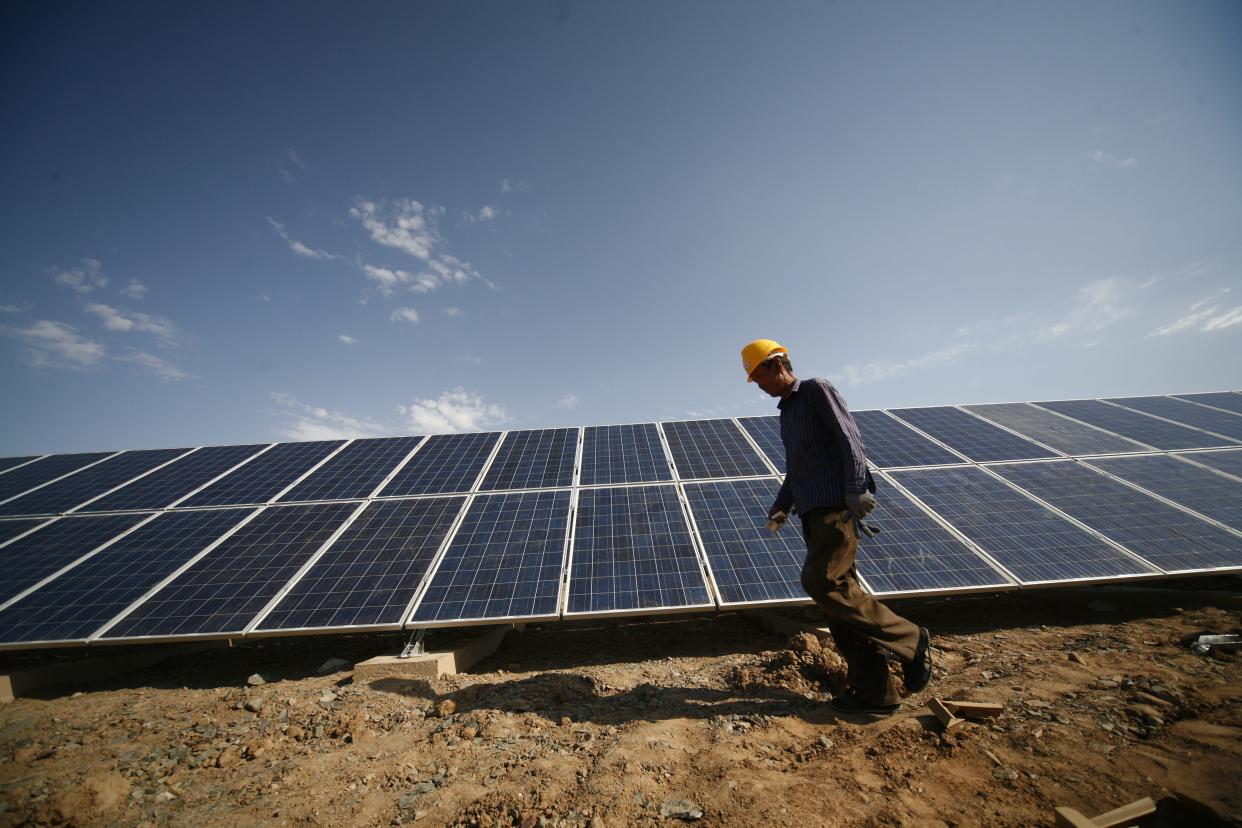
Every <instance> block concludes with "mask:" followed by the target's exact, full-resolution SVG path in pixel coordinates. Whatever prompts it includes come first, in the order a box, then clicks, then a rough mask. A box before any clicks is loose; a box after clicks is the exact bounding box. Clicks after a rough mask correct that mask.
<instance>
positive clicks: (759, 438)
mask: <svg viewBox="0 0 1242 828" xmlns="http://www.w3.org/2000/svg"><path fill="white" fill-rule="evenodd" d="M738 422H739V423H741V424H742V428H744V429H746V433H747V434H749V435H750V439H752V440H754V441H755V442H756V443H758V445H759V448H761V449H763V453H764V454H765V455H767V458H768V460H770V461H772V465H774V466H776V469H777V471H779V472H780V473H781V474H784V473H785V443H784V441H782V440H781V418H780V417H741V418H740V419H738Z"/></svg>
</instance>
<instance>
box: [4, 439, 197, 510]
mask: <svg viewBox="0 0 1242 828" xmlns="http://www.w3.org/2000/svg"><path fill="white" fill-rule="evenodd" d="M187 451H189V449H183V448H179V449H148V450H146V451H126V452H123V453H121V454H118V455H116V456H115V457H109V458H108V459H107V460H104V461H103V462H102V463H97V464H96V465H94V466H91V467H90V468H89V469H83V470H82V471H80V472H78V473H77V474H74V475H70V476H69V477H66V478H65V479H64V480H58V481H56V482H55V483H49V484H48V485H46V486H44V487H42V488H40V489H36V490H35V491H33V492H30V493H28V494H25V495H22V496H21V497H18V498H15V499H13V500H10V501H9V502H8V503H6V504H4V505H3V506H0V512H3V513H4V514H8V515H54V514H58V513H60V512H67V511H69V510H70V509H72V508H73V507H74V506H78V505H81V504H82V503H84V502H85V501H87V500H90V499H91V498H93V497H98V496H99V495H101V494H103V493H104V492H106V491H108V490H109V489H115V488H116V487H117V486H120V485H121V484H123V483H125V482H127V481H129V480H133V479H134V478H135V477H137V476H138V475H140V474H142V473H143V472H147V471H150V470H151V469H153V468H155V467H156V466H159V465H161V464H163V463H167V462H169V461H170V460H174V459H176V458H177V457H179V456H180V455H183V454H185V453H186V452H187Z"/></svg>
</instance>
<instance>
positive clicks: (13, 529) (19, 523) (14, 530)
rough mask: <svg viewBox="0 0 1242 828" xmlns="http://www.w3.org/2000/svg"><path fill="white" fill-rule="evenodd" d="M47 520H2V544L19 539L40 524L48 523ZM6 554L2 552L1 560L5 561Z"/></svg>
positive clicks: (0, 541)
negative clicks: (23, 533) (22, 534)
mask: <svg viewBox="0 0 1242 828" xmlns="http://www.w3.org/2000/svg"><path fill="white" fill-rule="evenodd" d="M46 522H47V519H46V518H26V519H24V520H22V519H19V520H0V543H4V542H5V541H7V540H10V539H12V538H15V537H17V536H18V535H20V534H21V533H22V532H25V531H26V530H27V529H33V528H34V527H36V526H38V525H39V524H40V523H46ZM3 555H4V553H3V552H0V560H3V557H2V556H3Z"/></svg>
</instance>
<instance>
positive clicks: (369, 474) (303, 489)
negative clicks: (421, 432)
mask: <svg viewBox="0 0 1242 828" xmlns="http://www.w3.org/2000/svg"><path fill="white" fill-rule="evenodd" d="M422 439H423V438H422V437H376V438H372V439H367V440H355V441H354V442H352V443H350V444H349V445H348V446H346V447H345V448H343V449H341V451H340V453H338V454H336V455H334V456H333V457H332V459H331V460H329V461H328V462H326V463H324V464H323V465H322V466H320V467H319V468H317V469H315V471H313V472H311V474H310V476H309V477H307V478H306V479H305V480H303V481H302V482H301V483H299V484H298V485H296V486H294V487H293V489H292V490H291V491H289V492H286V493H285V494H283V495H281V496H280V498H279V502H281V503H289V502H292V501H297V500H348V499H350V498H359V497H366V496H367V495H369V494H371V492H373V491H375V488H376V487H377V486H379V484H380V483H383V482H384V478H385V477H387V476H388V473H389V472H391V471H392V470H393V469H394V468H396V467H397V464H398V463H400V462H401V461H402V460H403V459H405V457H406V456H407V455H408V454H409V453H410V452H411V451H413V450H414V447H415V446H417V445H418V444H419V442H421V441H422Z"/></svg>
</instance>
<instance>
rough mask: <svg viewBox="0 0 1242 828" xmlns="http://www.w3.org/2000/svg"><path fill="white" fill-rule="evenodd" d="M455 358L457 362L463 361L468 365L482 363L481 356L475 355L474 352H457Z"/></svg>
mask: <svg viewBox="0 0 1242 828" xmlns="http://www.w3.org/2000/svg"><path fill="white" fill-rule="evenodd" d="M456 359H457V361H458V362H465V363H468V364H470V365H482V364H483V357H480V356H475V355H474V354H458V355H457V357H456Z"/></svg>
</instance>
